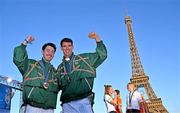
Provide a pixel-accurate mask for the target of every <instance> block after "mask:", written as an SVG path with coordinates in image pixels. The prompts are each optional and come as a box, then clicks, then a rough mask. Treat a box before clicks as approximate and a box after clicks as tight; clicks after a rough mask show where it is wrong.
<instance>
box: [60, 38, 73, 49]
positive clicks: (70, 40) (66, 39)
mask: <svg viewBox="0 0 180 113" xmlns="http://www.w3.org/2000/svg"><path fill="white" fill-rule="evenodd" d="M63 42H70V43H71V44H72V45H73V41H72V39H70V38H63V39H62V40H61V47H62V43H63Z"/></svg>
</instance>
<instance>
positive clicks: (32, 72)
mask: <svg viewBox="0 0 180 113" xmlns="http://www.w3.org/2000/svg"><path fill="white" fill-rule="evenodd" d="M13 61H14V63H15V65H16V66H17V67H18V69H19V71H20V72H21V74H22V76H23V101H24V103H25V104H29V105H32V106H35V107H39V108H44V109H55V108H56V102H57V93H58V80H57V77H56V70H55V68H54V67H53V66H52V65H51V64H50V63H49V64H45V61H43V63H44V64H45V67H46V68H45V69H48V70H49V71H48V72H49V76H48V81H47V82H48V83H49V86H48V88H47V89H46V88H44V87H43V83H44V82H45V76H44V74H43V73H44V72H43V68H42V66H41V65H40V61H36V60H33V59H28V54H27V51H26V46H25V45H23V44H22V45H20V46H17V47H16V48H15V49H14V58H13ZM47 65H49V66H48V68H47Z"/></svg>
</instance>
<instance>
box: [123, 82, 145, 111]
mask: <svg viewBox="0 0 180 113" xmlns="http://www.w3.org/2000/svg"><path fill="white" fill-rule="evenodd" d="M127 89H128V91H129V93H128V95H127V101H126V103H127V107H126V113H140V106H139V105H140V102H142V95H141V93H140V92H138V91H137V88H136V87H135V85H134V84H133V83H128V84H127Z"/></svg>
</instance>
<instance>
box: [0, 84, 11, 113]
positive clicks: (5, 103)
mask: <svg viewBox="0 0 180 113" xmlns="http://www.w3.org/2000/svg"><path fill="white" fill-rule="evenodd" d="M11 94H12V89H11V87H9V86H6V85H3V84H1V83H0V113H10V108H11V96H12V95H11Z"/></svg>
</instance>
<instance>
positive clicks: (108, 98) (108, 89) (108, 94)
mask: <svg viewBox="0 0 180 113" xmlns="http://www.w3.org/2000/svg"><path fill="white" fill-rule="evenodd" d="M104 87H105V94H104V102H105V104H106V108H107V112H108V113H116V109H115V106H116V98H114V99H113V98H112V94H113V93H114V91H113V88H112V86H111V85H104Z"/></svg>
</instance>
